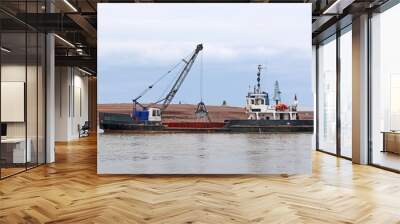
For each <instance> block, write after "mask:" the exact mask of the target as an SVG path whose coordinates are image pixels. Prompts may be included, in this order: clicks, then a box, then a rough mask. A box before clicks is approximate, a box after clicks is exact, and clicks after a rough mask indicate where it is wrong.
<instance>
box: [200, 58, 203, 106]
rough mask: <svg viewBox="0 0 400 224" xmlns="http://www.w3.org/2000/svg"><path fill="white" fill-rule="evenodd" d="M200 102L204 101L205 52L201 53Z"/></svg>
mask: <svg viewBox="0 0 400 224" xmlns="http://www.w3.org/2000/svg"><path fill="white" fill-rule="evenodd" d="M200 102H203V52H201V54H200Z"/></svg>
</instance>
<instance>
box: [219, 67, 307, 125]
mask: <svg viewBox="0 0 400 224" xmlns="http://www.w3.org/2000/svg"><path fill="white" fill-rule="evenodd" d="M262 69H263V67H262V65H258V72H257V85H256V86H254V88H253V91H252V92H251V91H249V92H248V94H247V96H246V107H245V109H246V114H247V115H248V119H247V120H227V121H226V124H225V128H227V129H229V130H230V131H236V132H313V130H314V128H313V121H312V120H299V116H298V111H297V108H298V104H299V101H298V99H297V95H295V96H294V100H293V103H292V104H291V105H287V104H285V103H283V102H282V100H281V93H282V92H281V91H280V89H279V82H278V81H275V87H274V95H273V97H272V100H273V103H274V104H273V105H272V104H271V103H270V100H269V94H268V93H267V92H265V91H262V89H261V84H260V81H261V71H262Z"/></svg>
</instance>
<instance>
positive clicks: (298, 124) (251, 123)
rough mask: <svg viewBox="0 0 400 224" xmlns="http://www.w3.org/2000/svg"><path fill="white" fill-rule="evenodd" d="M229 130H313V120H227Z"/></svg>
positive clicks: (305, 131)
mask: <svg viewBox="0 0 400 224" xmlns="http://www.w3.org/2000/svg"><path fill="white" fill-rule="evenodd" d="M225 128H226V129H228V130H230V131H231V132H271V133H273V132H303V133H313V132H314V121H313V120H228V121H226V125H225Z"/></svg>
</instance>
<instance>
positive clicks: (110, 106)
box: [97, 103, 314, 122]
mask: <svg viewBox="0 0 400 224" xmlns="http://www.w3.org/2000/svg"><path fill="white" fill-rule="evenodd" d="M155 107H157V105H155ZM196 107H197V104H170V105H169V106H168V108H167V110H166V111H165V112H164V114H163V121H164V122H177V121H178V122H179V121H181V122H184V121H195V120H197V118H196V116H195V114H194V112H195V110H196ZM97 108H98V112H109V113H121V114H131V112H132V103H107V104H98V105H97ZM207 109H208V112H209V116H210V118H211V120H212V121H214V122H223V121H224V120H235V119H247V114H246V112H245V108H244V106H243V107H237V106H229V105H227V106H222V105H220V106H216V105H207ZM299 118H300V119H301V120H313V119H314V113H313V111H312V110H300V111H299Z"/></svg>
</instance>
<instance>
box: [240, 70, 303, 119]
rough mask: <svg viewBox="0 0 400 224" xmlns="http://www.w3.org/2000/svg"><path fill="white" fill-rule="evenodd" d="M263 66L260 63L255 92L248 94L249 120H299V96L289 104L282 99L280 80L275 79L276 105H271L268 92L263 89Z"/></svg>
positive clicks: (247, 110) (247, 108)
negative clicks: (261, 83)
mask: <svg viewBox="0 0 400 224" xmlns="http://www.w3.org/2000/svg"><path fill="white" fill-rule="evenodd" d="M262 69H263V67H262V66H261V65H258V72H257V86H254V90H253V92H250V91H249V92H248V94H247V96H246V113H247V114H248V115H249V116H248V119H249V120H297V118H298V115H297V106H298V104H299V102H298V100H297V96H296V95H295V96H294V102H293V104H292V105H290V106H287V105H286V104H284V103H282V101H281V93H282V92H281V91H280V90H279V82H278V81H275V89H274V96H273V100H274V102H275V105H271V104H270V101H269V95H268V93H267V92H264V91H261V85H260V81H261V78H260V76H261V70H262Z"/></svg>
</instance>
